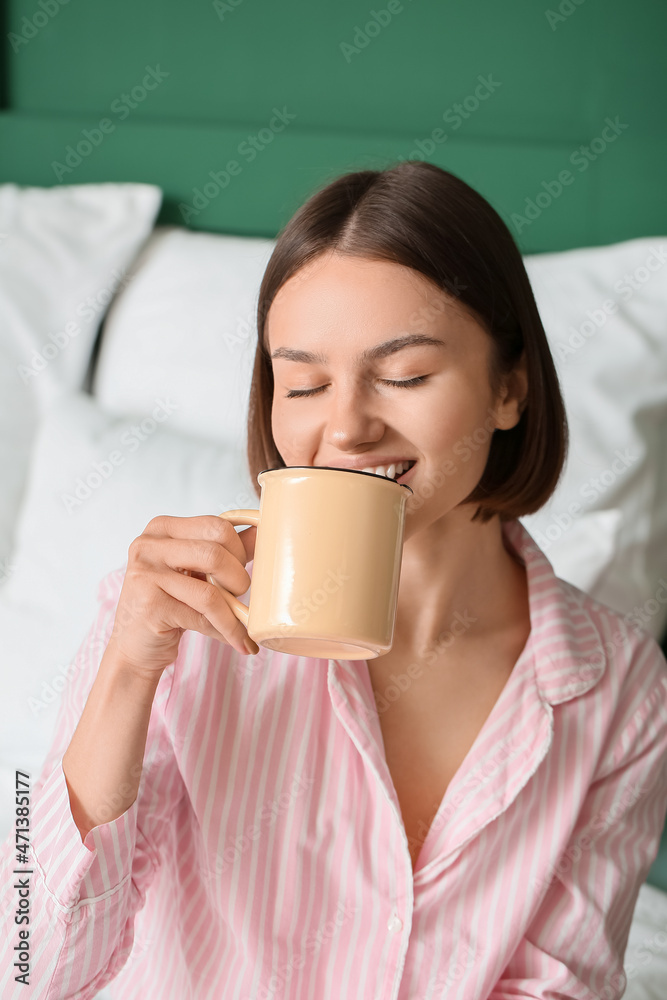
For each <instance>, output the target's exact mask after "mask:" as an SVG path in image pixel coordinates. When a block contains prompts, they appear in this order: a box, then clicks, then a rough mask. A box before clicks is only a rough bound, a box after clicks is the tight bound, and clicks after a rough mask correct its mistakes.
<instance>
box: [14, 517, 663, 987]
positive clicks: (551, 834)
mask: <svg viewBox="0 0 667 1000" xmlns="http://www.w3.org/2000/svg"><path fill="white" fill-rule="evenodd" d="M503 537H504V539H505V544H506V545H509V546H510V547H511V548H512V549H513V550H514V551H515V552H517V554H518V555H519V557H520V558H521V559H522V560H523V562H524V563H525V565H526V567H527V573H528V585H529V601H530V619H531V632H530V635H529V638H528V641H527V643H526V645H525V647H524V649H523V651H522V653H521V655H520V656H519V659H518V660H517V662H516V664H515V666H514V669H513V672H512V673H511V675H510V677H509V679H508V681H507V683H506V685H505V687H504V689H503V691H502V692H501V694H500V696H499V698H498V700H497V702H496V704H495V705H494V707H493V709H492V711H491V713H490V715H489V716H488V718H487V719H486V722H485V723H484V725H483V727H482V729H481V731H480V732H479V735H478V736H477V739H476V740H475V742H474V744H473V746H472V748H471V749H470V751H469V753H468V754H467V756H466V757H465V759H464V761H463V763H462V764H461V766H460V768H459V770H458V771H457V773H456V775H455V776H454V778H453V779H452V781H451V783H450V785H449V787H448V788H447V791H446V794H445V796H444V798H443V800H442V802H441V804H440V807H439V810H438V812H437V813H436V814H435V816H434V818H433V821H432V823H431V826H430V828H429V829H428V832H427V833H426V836H425V839H424V841H423V844H422V847H421V853H420V855H419V859H418V862H417V865H416V871H415V872H414V875H413V871H412V866H411V862H410V854H409V851H408V843H407V839H406V834H405V829H404V826H403V824H402V820H401V813H400V807H399V803H398V799H397V797H396V793H395V790H394V787H393V783H392V780H391V776H390V773H389V770H388V768H387V764H386V760H385V755H384V750H383V741H382V733H381V729H380V725H379V718H378V711H379V710H380V709H379V703H378V705H376V703H375V701H374V697H373V691H372V688H371V684H370V678H369V673H368V666H367V663H366V662H365V661H363V660H361V661H340V660H328V661H327V660H324V659H314V658H307V657H298V656H293V655H287V654H281V653H275V652H272V651H270V650H266V649H264V648H260V652H259V653H258V654H257V655H256V656H250V657H248V658H245V657H242V656H241V655H239V654H238V653H236V651H235V650H234V649H232V648H231V647H230V646H228V645H226V644H222V643H219V642H217V641H215V640H212V639H209V638H207V637H205V636H202V635H201V634H199V633H197V632H185V633H184V635H183V637H182V639H181V644H180V648H179V653H178V657H177V659H176V661H175V662H174V663H173V664H172V665H170V666H169V667H168V668H167V669H166V670H165V671H164V673H163V675H162V677H161V678H160V682H159V685H158V688H157V692H156V697H155V701H154V704H153V709H152V714H151V719H150V725H149V730H148V739H147V744H146V753H145V758H144V766H143V771H142V776H141V784H140V787H139V793H138V796H137V799H136V801H135V802H134V803H133V804H132V806H130V808H129V809H128V810H127V811H126V812H125V813H124V814H123V815H122V816H120V817H118V818H117V819H115V820H114V821H113V822H109V823H102V824H101V825H99V826H97V827H95V828H94V829H93V830H91V831H90V832H89V833H88V835H87V837H86V839H85V842H83V843H82V841H81V836H80V834H79V831H78V830H77V827H76V826H75V824H74V821H73V819H72V815H71V811H70V805H69V797H68V792H67V786H66V784H65V780H64V774H63V771H62V766H61V761H62V756H63V754H64V752H65V750H66V749H67V746H68V744H69V741H70V739H71V736H72V733H73V731H74V728H75V726H76V723H77V721H78V719H79V717H80V714H81V712H82V710H83V706H84V703H85V700H86V697H87V695H88V692H89V690H90V687H91V685H92V683H93V679H94V677H95V673H96V671H97V668H98V665H99V661H100V659H101V652H100V650H101V649H104V647H105V645H106V643H107V642H108V639H109V636H110V631H111V627H112V624H113V620H114V614H115V609H116V605H117V601H118V597H119V594H120V589H121V585H122V581H123V576H124V571H125V568H122V569H118V570H115V571H114V572H112V573H110V574H109V575H108V576H106V577H105V578H104V579H103V580H102V582H101V584H100V587H99V594H98V597H99V601H100V604H99V612H98V615H97V618H96V620H95V622H94V624H93V626H92V628H91V630H90V632H89V633H88V635H87V637H86V638H85V640H84V642H83V644H82V647H81V650H80V653H79V660H78V662H81V663H82V664H83V667H82V669H80V670H77V671H76V672H75V676H74V677H73V678H72V680H71V681H70V683H69V685H68V688H67V689H66V691H65V692H64V694H63V702H62V704H61V707H60V712H59V716H58V723H57V728H56V734H55V737H54V742H53V745H52V748H51V750H50V752H49V755H48V757H47V760H46V762H45V764H44V767H43V770H42V773H41V775H40V777H39V781H38V782H37V783H36V784H35V786H34V789H33V793H32V814H31V830H30V840H31V847H30V855H29V864H30V866H31V868H32V869H33V872H34V873H33V874H32V875H31V876H30V885H31V896H30V901H31V909H30V924H29V928H30V952H31V970H30V986H28V987H26V986H23V985H21V984H20V983H17V982H16V981H15V979H14V976H15V975H16V969H15V968H14V967H13V963H14V961H15V952H14V951H13V950H12V949H13V948H14V946H15V945H16V944H17V942H18V930H19V928H18V927H17V926H16V925H15V924H14V920H13V911H14V910H15V908H16V898H17V897H16V892H17V890H16V889H15V888H13V884H14V881H15V880H16V878H17V876H16V875H14V874H13V871H14V869H15V868H16V861H15V854H14V852H13V851H12V849H11V846H12V844H13V839H14V831H12V836H11V838H10V839H8V840H7V841H5V843H4V845H3V846H2V853H1V856H0V862H1V863H0V873H1V892H2V897H1V898H0V912H1V913H2V914H3V916H2V935H1V938H2V943H1V944H0V957H1V959H2V961H1V964H0V995H1V996H2V998H3V1000H16V998H21V1000H23V998H26V997H30V998H35V1000H37V998H39V1000H42V998H44V1000H46V998H48V1000H64V998H67V997H76V998H81V1000H84V998H89V997H94V996H95V995H96V993H97V991H98V990H100V989H101V988H102V987H103V986H105V985H106V984H109V992H110V994H111V995H112V996H113V997H114V998H119V1000H120V998H122V1000H135V998H136V1000H188V998H193V1000H248V998H252V1000H267V998H271V1000H272V998H279V997H284V998H288V1000H334V998H335V1000H431V998H441V997H447V998H448V1000H475V998H491V1000H501V998H508V997H513V998H514V997H543V998H556V997H558V998H561V997H576V998H581V1000H589V998H590V1000H593V998H600V997H601V998H605V1000H612V998H616V997H620V996H621V995H622V993H623V989H624V976H623V954H624V951H625V947H626V942H627V937H628V931H629V927H630V922H631V919H632V914H633V909H634V905H635V901H636V898H637V894H638V891H639V888H640V885H641V883H642V882H643V881H644V879H645V877H646V875H647V872H648V870H649V868H650V866H651V864H652V862H653V860H654V858H655V856H656V853H657V849H658V842H659V837H660V833H661V830H662V826H663V822H664V820H665V811H666V810H667V774H666V760H667V662H666V661H665V658H664V656H663V654H662V652H661V650H660V647H659V646H658V644H657V643H656V641H655V640H654V639H653V638H652V636H650V635H649V633H648V632H646V631H644V630H643V629H641V628H640V627H638V626H634V625H632V624H631V623H630V622H629V621H628V620H627V619H624V618H623V617H622V616H621V615H619V614H616V613H615V612H613V611H612V610H611V609H610V608H608V607H606V606H605V605H601V604H599V603H598V602H596V601H595V600H593V599H592V598H591V597H590V596H588V595H586V594H584V593H583V592H582V591H580V590H578V589H577V588H576V587H574V586H572V585H570V584H568V583H565V582H564V581H562V580H560V579H559V578H557V577H556V576H555V575H554V571H553V569H552V566H551V564H550V562H549V561H548V559H547V557H546V555H545V554H544V553H543V552H542V551H541V550H540V549H539V548H538V547H537V546H536V544H535V543H534V541H533V540H532V538H531V536H530V535H529V533H528V531H527V530H526V529H525V528H524V527H523V525H522V524H521V523H520V522H519V521H517V520H513V521H509V522H506V523H505V524H503ZM247 569H248V572H249V573H251V572H252V563H249V564H248V567H247ZM247 596H248V595H247V594H246V595H244V599H247ZM100 641H101V644H100ZM406 667H407V664H406ZM407 677H408V675H407V674H405V675H404V678H403V683H405V679H406V678H407ZM397 681H398V683H399V686H400V683H401V678H397ZM397 690H398V689H397ZM387 693H388V694H389V692H387Z"/></svg>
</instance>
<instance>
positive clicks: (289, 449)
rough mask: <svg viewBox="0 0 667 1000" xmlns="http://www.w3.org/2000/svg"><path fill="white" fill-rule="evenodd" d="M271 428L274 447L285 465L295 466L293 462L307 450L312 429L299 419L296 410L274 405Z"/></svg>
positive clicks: (295, 408)
mask: <svg viewBox="0 0 667 1000" xmlns="http://www.w3.org/2000/svg"><path fill="white" fill-rule="evenodd" d="M271 428H272V431H273V439H274V441H275V442H276V447H277V448H278V451H279V452H280V454H281V455H282V457H283V460H284V462H285V464H286V465H293V464H296V462H295V461H294V460H296V459H297V458H299V456H301V455H302V453H303V451H304V449H306V448H307V445H308V442H309V439H310V437H311V436H312V428H310V425H309V424H308V422H307V421H305V420H304V419H303V417H301V418H299V415H298V408H297V407H295V406H293V407H291V408H287V407H284V406H281V405H279V404H276V403H275V401H274V405H273V407H272V410H271Z"/></svg>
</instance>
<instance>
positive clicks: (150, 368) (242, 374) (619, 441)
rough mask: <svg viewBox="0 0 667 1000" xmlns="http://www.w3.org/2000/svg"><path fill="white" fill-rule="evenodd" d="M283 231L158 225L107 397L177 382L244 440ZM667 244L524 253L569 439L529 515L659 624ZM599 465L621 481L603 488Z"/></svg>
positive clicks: (223, 432)
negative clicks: (596, 486) (268, 276)
mask: <svg viewBox="0 0 667 1000" xmlns="http://www.w3.org/2000/svg"><path fill="white" fill-rule="evenodd" d="M273 246H274V241H270V240H256V239H251V238H241V237H233V236H215V235H210V234H203V233H191V232H188V231H186V230H181V229H171V230H167V229H163V230H159V229H158V230H156V232H155V233H154V235H153V236H152V238H151V240H150V242H149V246H148V247H147V250H146V253H145V255H144V256H143V258H142V259H141V260H140V261H138V262H137V276H136V277H135V278H134V280H133V281H132V283H131V284H130V286H129V287H128V288H127V289H125V290H124V291H123V292H122V293H121V294H120V295H119V296H118V298H117V300H116V302H115V303H114V306H113V307H112V310H111V312H110V315H109V317H108V320H107V323H106V326H105V331H104V336H103V340H102V349H101V352H100V357H99V363H98V372H97V379H96V384H95V388H96V393H97V394H98V395H99V398H100V400H101V402H102V403H103V404H104V406H105V407H106V408H107V409H108V410H109V411H110V412H114V413H125V412H128V411H129V410H135V411H140V412H141V411H145V410H146V409H147V407H148V406H149V405H150V401H151V400H152V398H153V397H154V396H155V395H156V394H157V393H159V392H168V393H169V394H170V395H171V396H173V398H175V399H177V400H178V401H179V402H180V403H181V409H180V411H179V412H178V414H177V415H176V416H175V417H174V423H173V426H177V427H179V428H181V429H184V430H188V431H190V432H191V433H196V434H198V435H200V436H202V437H209V438H211V439H212V440H225V441H228V442H230V443H234V442H236V441H241V440H243V441H245V427H246V412H247V400H248V391H249V387H250V378H251V373H252V363H253V359H254V351H255V344H256V339H257V334H256V323H255V314H256V306H257V293H258V291H259V285H260V282H261V279H262V275H263V272H264V266H265V263H266V261H267V260H268V257H269V256H270V253H271V251H272V249H273ZM666 249H667V246H666V241H665V240H664V239H662V238H659V237H656V238H648V239H639V240H629V241H627V242H625V243H618V244H615V245H612V246H607V247H593V248H586V249H582V250H572V251H567V252H564V253H554V254H541V255H535V256H529V257H526V258H525V263H526V268H527V270H528V274H529V277H530V279H531V283H532V285H533V289H534V291H535V296H536V299H537V304H538V308H539V310H540V314H541V315H542V319H543V321H544V325H545V328H546V331H547V336H548V339H549V343H550V346H551V349H552V352H553V354H554V359H555V362H556V367H557V370H558V372H559V375H560V379H561V386H562V390H563V394H564V397H565V403H566V408H567V412H568V417H569V423H570V433H571V448H570V454H569V458H568V462H567V466H566V469H565V470H564V474H563V477H562V478H561V481H560V483H559V485H558V487H557V489H556V492H555V493H554V496H553V497H552V499H551V501H550V502H549V503H548V504H547V505H546V506H545V507H544V508H542V510H540V511H538V512H537V513H536V514H531V515H527V516H526V517H525V518H522V519H521V520H522V522H523V523H524V524H525V526H526V527H527V529H528V530H529V531H530V532H531V534H533V536H534V537H535V538H536V541H537V542H538V544H540V545H541V546H542V547H543V548H544V549H545V551H546V552H547V554H548V556H549V559H550V560H551V561H552V564H553V566H554V569H555V570H556V572H557V573H558V575H560V576H562V577H563V578H564V579H567V580H569V581H570V582H572V583H575V584H576V585H577V586H580V587H581V588H582V590H586V591H588V592H589V593H591V594H592V595H593V596H594V597H596V598H597V599H598V600H601V601H603V602H604V603H606V604H609V605H610V606H611V607H613V608H614V609H615V610H617V611H618V612H620V613H622V614H627V613H631V612H633V609H639V610H638V611H637V612H635V615H636V619H637V620H639V621H641V622H642V624H643V625H644V627H646V628H647V629H648V631H650V632H651V633H652V634H653V635H654V636H655V637H656V638H660V636H661V634H662V632H663V631H664V627H665V623H666V622H667V588H664V587H663V584H661V580H663V581H664V580H665V579H667V463H666V462H665V460H664V456H665V453H666V450H667V329H666V327H667V321H666V319H665V317H666V316H667V267H665V266H664V261H665V260H667V256H666V255H665V251H666ZM632 284H634V285H635V286H636V287H635V288H634V289H633V288H632ZM614 306H616V309H615V311H614ZM610 313H611V314H610ZM570 341H571V342H572V343H571V344H570ZM578 344H580V346H577V345H578ZM616 451H620V453H621V455H625V454H626V451H627V452H629V454H630V455H631V456H633V457H634V456H637V460H636V461H631V462H630V465H629V467H625V466H624V465H623V462H622V460H619V462H617V466H616V467H617V468H619V470H620V471H619V474H618V475H616V474H615V473H614V470H613V468H612V463H613V462H614V461H615V460H616V459H617V458H618V456H617V455H616V454H615V452H616ZM596 476H603V477H604V478H605V480H609V479H610V478H611V477H613V482H610V483H609V485H608V486H607V487H606V488H605V489H604V491H600V492H599V493H598V495H597V496H595V497H593V496H592V488H591V483H592V479H593V477H596ZM582 491H583V493H585V494H586V495H583V494H582ZM573 505H574V506H573ZM571 511H574V514H572V513H571ZM593 514H595V515H596V516H594V517H592V516H591V515H593ZM661 598H662V603H661Z"/></svg>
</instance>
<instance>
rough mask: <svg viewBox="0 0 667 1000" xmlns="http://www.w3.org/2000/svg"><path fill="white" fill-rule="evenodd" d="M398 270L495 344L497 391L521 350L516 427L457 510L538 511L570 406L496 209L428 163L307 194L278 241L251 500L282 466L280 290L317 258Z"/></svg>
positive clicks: (260, 364) (494, 445) (258, 366)
mask: <svg viewBox="0 0 667 1000" xmlns="http://www.w3.org/2000/svg"><path fill="white" fill-rule="evenodd" d="M327 251H335V252H336V253H339V254H346V255H349V256H355V257H363V258H366V259H369V260H378V261H391V262H394V263H399V264H403V265H404V266H405V267H410V268H412V269H413V270H415V271H418V272H420V273H421V274H423V275H424V276H425V277H426V278H429V279H430V280H431V281H432V282H433V283H434V284H435V285H436V286H437V287H438V288H439V289H441V290H442V291H444V292H445V293H448V294H449V295H451V296H456V298H457V299H458V300H459V301H460V302H462V303H463V304H464V305H465V306H466V307H467V308H468V310H469V311H471V312H472V314H473V315H474V316H475V318H476V319H477V320H478V322H480V323H481V324H482V326H483V327H484V328H485V329H486V331H487V333H489V335H490V337H491V338H492V341H493V347H492V350H491V358H490V371H489V382H490V385H491V388H492V391H493V392H494V394H495V393H497V392H498V391H499V389H500V387H501V385H502V380H503V379H504V378H505V377H506V376H507V375H508V374H509V372H511V370H512V368H513V367H514V366H515V364H516V363H517V361H518V360H519V358H520V357H521V353H522V351H523V350H525V355H526V370H527V377H528V393H527V397H526V399H525V401H524V406H523V410H522V413H521V417H520V419H519V422H518V423H517V425H516V426H515V427H512V428H510V429H509V430H500V429H496V430H495V431H494V433H493V437H492V440H491V447H490V450H489V456H488V460H487V463H486V467H485V469H484V473H483V475H482V477H481V479H480V481H479V483H478V484H477V486H476V487H475V488H474V489H473V490H472V492H471V493H470V494H469V495H468V496H467V497H466V498H465V500H463V501H462V503H478V504H479V506H478V508H477V510H476V512H475V515H474V517H473V520H476V519H477V518H480V519H481V521H482V523H485V522H487V521H488V520H490V518H491V517H493V516H494V514H498V515H499V516H500V519H501V521H505V520H509V519H511V518H515V517H520V516H522V515H524V514H531V513H533V512H534V511H536V510H539V508H540V507H542V506H543V504H545V503H546V501H547V500H548V499H549V497H550V496H551V494H552V493H553V491H554V489H555V487H556V484H557V482H558V479H559V477H560V474H561V471H562V469H563V465H564V462H565V456H566V453H567V447H568V429H567V420H566V416H565V407H564V404H563V399H562V396H561V392H560V387H559V384H558V376H557V374H556V370H555V367H554V363H553V358H552V356H551V352H550V350H549V344H548V342H547V338H546V334H545V332H544V327H543V326H542V321H541V319H540V316H539V313H538V310H537V305H536V303H535V298H534V295H533V291H532V288H531V286H530V282H529V280H528V275H527V274H526V269H525V267H524V264H523V260H522V258H521V254H520V252H519V249H518V247H517V245H516V244H515V242H514V239H513V237H512V236H511V234H510V232H509V230H508V228H507V226H506V225H505V223H504V222H503V221H502V219H501V218H500V216H499V215H498V214H497V212H496V211H495V210H494V209H493V208H492V207H491V205H490V204H489V203H488V202H487V201H486V200H485V199H484V198H483V197H482V196H481V195H480V194H478V193H477V192H476V191H475V190H473V188H471V187H469V186H468V185H467V184H466V183H465V182H464V181H462V180H461V179H460V178H459V177H456V176H455V175H454V174H451V173H449V172H448V171H446V170H442V169H441V168H440V167H437V166H435V165H434V164H431V163H426V162H424V161H420V160H417V161H414V160H412V161H405V162H402V163H400V164H398V165H396V166H393V167H390V168H388V169H386V170H381V171H380V170H360V171H357V172H355V173H349V174H345V175H343V176H341V177H338V178H336V179H335V180H333V181H332V182H331V183H329V184H327V186H326V187H323V188H322V189H321V190H319V191H317V192H316V193H315V194H313V195H312V196H311V197H310V198H309V199H308V201H307V202H305V204H304V205H302V207H301V208H300V209H299V210H298V211H297V212H296V213H295V215H293V216H292V218H291V219H290V221H289V222H288V223H287V225H286V226H285V227H284V229H283V230H282V231H281V232H280V233H279V235H278V238H277V240H276V244H275V247H274V250H273V253H272V255H271V258H270V260H269V262H268V264H267V266H266V270H265V272H264V276H263V279H262V283H261V286H260V291H259V301H258V306H257V333H258V339H257V349H256V352H255V363H254V368H253V374H252V382H251V386H250V398H249V410H248V431H247V434H248V438H247V456H248V466H249V471H250V475H251V478H252V481H253V484H254V488H255V492H256V493H257V496H258V497H259V496H260V488H259V484H258V483H257V476H258V474H259V473H260V472H261V471H262V470H263V469H269V468H272V469H273V468H284V467H285V463H284V461H283V459H282V457H281V455H280V454H279V452H278V449H277V447H276V444H275V441H274V439H273V433H272V429H271V408H272V402H273V391H274V384H273V369H272V364H271V358H270V356H269V351H268V348H267V345H266V332H265V326H266V317H267V315H268V311H269V309H270V307H271V303H272V302H273V299H274V297H275V295H276V294H277V292H278V290H279V288H280V287H281V286H282V285H283V284H284V283H285V282H286V281H287V280H288V279H289V278H291V277H292V276H293V275H294V274H296V272H297V271H298V270H299V269H300V268H302V267H303V266H304V265H306V264H308V263H310V262H311V261H313V260H315V258H317V257H318V256H319V255H320V254H322V253H324V252H327Z"/></svg>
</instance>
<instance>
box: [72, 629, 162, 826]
mask: <svg viewBox="0 0 667 1000" xmlns="http://www.w3.org/2000/svg"><path fill="white" fill-rule="evenodd" d="M160 676H161V675H160V674H159V673H156V675H155V676H154V677H143V676H140V675H138V674H137V673H136V671H133V670H132V669H131V667H130V666H128V665H126V664H125V663H124V662H123V661H122V660H120V659H119V657H118V656H117V655H116V653H115V651H114V649H113V647H112V646H111V645H109V646H107V649H106V650H105V653H104V655H103V657H102V660H101V662H100V667H99V670H98V672H97V676H96V678H95V681H94V682H93V685H92V687H91V689H90V693H89V695H88V699H87V701H86V704H85V706H84V709H83V712H82V714H81V718H80V719H79V722H78V725H77V727H76V729H75V731H74V734H73V736H72V739H71V741H70V744H69V747H68V748H67V750H66V752H65V754H64V756H63V761H62V765H63V773H64V775H65V778H66V781H67V788H68V792H69V797H70V804H71V809H72V817H73V819H74V822H75V823H76V825H77V827H78V829H79V832H80V834H81V839H82V841H83V840H85V838H86V835H87V834H88V832H89V831H90V830H92V829H93V827H95V826H99V825H100V824H101V823H109V822H111V821H112V820H114V819H117V818H118V817H119V816H121V815H122V814H123V813H124V812H125V811H126V809H128V808H129V807H130V806H131V805H132V803H133V802H134V800H135V799H136V797H137V792H138V789H139V781H140V778H141V770H142V765H143V759H144V752H145V749H146V737H147V733H148V724H149V721H150V715H151V707H152V704H153V699H154V697H155V691H156V689H157V685H158V682H159V679H160Z"/></svg>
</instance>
